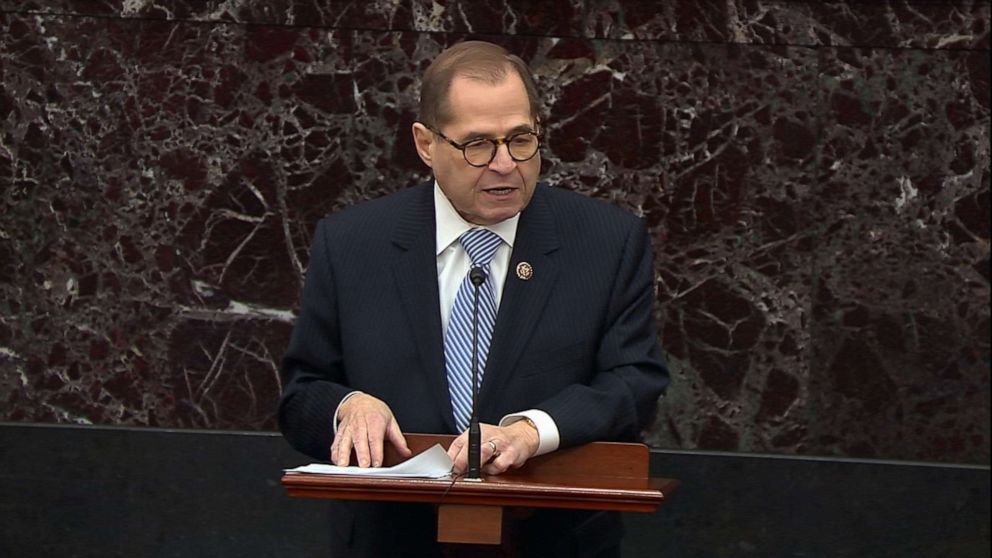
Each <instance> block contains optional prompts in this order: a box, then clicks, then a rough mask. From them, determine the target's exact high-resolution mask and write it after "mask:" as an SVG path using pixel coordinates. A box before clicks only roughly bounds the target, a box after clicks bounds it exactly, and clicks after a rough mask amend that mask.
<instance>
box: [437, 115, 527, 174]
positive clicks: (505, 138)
mask: <svg viewBox="0 0 992 558" xmlns="http://www.w3.org/2000/svg"><path fill="white" fill-rule="evenodd" d="M421 124H423V125H424V127H425V128H427V129H428V130H430V131H431V132H433V133H435V134H437V136H438V137H440V138H441V139H443V140H444V141H446V142H448V144H449V145H451V147H454V148H455V149H457V150H459V151H461V152H462V157H464V158H465V162H466V163H468V164H469V165H470V166H473V167H476V168H483V167H488V166H489V165H490V164H491V163H492V162H493V159H495V158H496V152H497V151H499V146H501V145H503V144H506V152H507V153H508V154H509V155H510V158H511V159H513V160H514V161H516V162H518V163H523V162H524V161H530V160H531V159H533V158H534V156H535V155H537V153H538V152H539V151H540V150H541V139H542V138H541V132H535V131H527V132H517V133H515V134H510V135H508V136H503V137H501V138H477V139H471V140H468V141H466V142H464V143H458V142H457V141H455V140H453V139H451V138H449V137H448V136H446V135H444V134H443V133H441V130H438V129H437V128H435V127H434V126H431V125H430V124H426V123H424V122H421ZM527 135H530V136H534V137H535V138H537V149H535V150H534V153H533V154H532V155H531V156H530V157H526V158H523V159H518V158H517V157H514V156H513V150H511V149H510V145H509V144H510V142H511V141H513V140H514V139H516V138H518V137H520V136H527ZM481 142H489V143H491V144H492V146H493V153H492V155H490V156H489V160H488V161H486V162H485V164H482V165H477V164H475V163H473V162H472V161H469V160H468V154H467V153H465V149H467V148H468V147H469V146H471V145H473V144H478V143H481Z"/></svg>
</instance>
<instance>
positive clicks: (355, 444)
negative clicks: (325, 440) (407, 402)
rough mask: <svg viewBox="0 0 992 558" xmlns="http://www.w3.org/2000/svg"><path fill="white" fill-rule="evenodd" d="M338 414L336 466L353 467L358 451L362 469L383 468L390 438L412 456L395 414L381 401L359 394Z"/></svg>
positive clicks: (334, 446) (334, 445) (334, 448)
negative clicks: (385, 450)
mask: <svg viewBox="0 0 992 558" xmlns="http://www.w3.org/2000/svg"><path fill="white" fill-rule="evenodd" d="M338 413H339V419H340V421H339V422H338V431H337V434H336V435H335V437H334V442H333V443H332V444H331V461H332V462H333V463H334V464H335V465H338V466H341V467H347V466H348V465H350V464H351V454H352V451H354V453H355V459H356V464H357V465H358V466H359V467H369V466H371V467H380V466H382V460H383V455H384V452H383V442H384V440H385V439H386V438H388V439H389V441H390V443H392V444H393V445H395V446H396V448H397V449H398V450H399V452H400V453H401V454H402V455H404V456H409V455H410V454H411V452H410V449H409V447H408V446H407V444H406V439H405V438H404V437H403V433H402V431H401V430H400V426H399V424H397V422H396V420H395V419H394V417H393V413H392V411H391V410H390V409H389V406H387V405H386V404H385V403H384V402H382V401H380V400H379V399H376V398H375V397H372V396H370V395H367V394H362V393H360V394H356V395H354V396H352V397H350V398H349V399H348V400H347V401H345V402H344V404H342V405H341V409H339V411H338Z"/></svg>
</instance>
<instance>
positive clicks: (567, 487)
mask: <svg viewBox="0 0 992 558" xmlns="http://www.w3.org/2000/svg"><path fill="white" fill-rule="evenodd" d="M406 438H407V443H408V444H409V446H410V449H411V450H413V452H414V454H416V453H419V452H421V451H423V450H424V449H427V448H429V447H431V446H433V445H434V444H436V443H440V444H441V445H442V446H443V447H447V446H448V445H449V444H450V443H451V441H452V440H453V439H454V436H443V435H430V434H407V435H406ZM397 461H398V457H397V455H396V454H395V453H394V452H387V456H386V465H391V464H394V463H395V462H397ZM647 472H648V449H647V447H646V446H644V445H642V444H619V443H609V442H597V443H593V444H587V445H584V446H579V447H575V448H568V449H564V450H560V451H557V452H553V453H550V454H547V455H543V456H539V457H536V458H533V459H531V460H529V461H528V462H527V463H526V464H525V465H524V466H523V467H522V468H520V469H517V470H513V471H507V472H506V473H503V474H502V475H498V476H489V477H485V478H483V480H481V481H475V480H464V479H461V480H455V481H452V480H450V479H415V478H386V477H374V476H337V475H311V474H287V475H284V476H283V478H282V484H283V486H284V487H285V488H286V491H287V493H288V494H289V495H290V496H296V497H307V498H328V499H341V500H379V501H396V502H423V503H433V504H439V505H440V504H463V505H489V506H514V507H539V508H541V507H548V508H571V509H595V510H613V511H627V512H653V511H655V510H656V509H657V508H658V506H659V505H660V504H661V503H662V502H663V501H664V500H665V499H666V498H667V497H668V496H669V494H670V493H671V492H672V491H673V490H675V488H676V487H677V486H678V484H679V483H678V481H676V480H674V479H664V478H650V477H649V476H648V474H647Z"/></svg>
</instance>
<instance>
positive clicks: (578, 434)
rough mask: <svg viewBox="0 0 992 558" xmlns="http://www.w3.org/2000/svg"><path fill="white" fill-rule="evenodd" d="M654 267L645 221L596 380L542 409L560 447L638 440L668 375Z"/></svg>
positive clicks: (629, 251) (622, 280)
mask: <svg viewBox="0 0 992 558" xmlns="http://www.w3.org/2000/svg"><path fill="white" fill-rule="evenodd" d="M653 270H654V266H653V261H652V253H651V243H650V241H649V240H648V234H647V230H646V228H645V227H644V224H643V222H642V221H640V220H637V221H636V226H634V227H631V230H630V231H629V232H628V234H627V238H626V242H625V243H624V247H623V256H622V257H621V258H620V263H619V265H618V267H617V270H616V273H615V280H614V282H613V288H612V291H611V293H610V300H609V303H608V305H607V318H606V324H605V329H604V332H603V335H602V336H601V337H600V340H599V344H598V347H597V351H596V359H595V367H596V370H595V373H594V374H593V376H592V379H591V381H589V382H587V383H581V384H579V383H576V384H572V385H570V386H568V387H566V388H565V389H564V390H562V391H561V392H560V393H559V394H558V395H556V396H554V397H552V398H550V399H548V400H546V401H544V402H543V403H542V404H540V405H538V408H539V409H541V410H543V411H545V412H547V413H548V414H549V415H551V417H552V418H553V419H554V420H555V423H556V424H557V426H558V429H559V434H560V438H561V446H562V447H568V446H574V445H578V444H583V443H586V442H591V441H595V440H615V441H631V442H632V441H639V440H640V438H641V432H642V431H643V430H644V429H645V428H647V427H648V426H649V425H650V422H651V421H652V420H653V419H654V414H655V410H656V406H657V401H658V398H659V397H660V396H661V394H662V393H663V392H664V390H665V387H666V386H667V385H668V381H669V375H668V369H667V367H666V365H665V361H664V359H663V357H662V354H661V348H660V347H659V344H658V337H657V334H656V331H655V327H654V318H653V304H654V300H655V295H654V278H653V274H654V271H653Z"/></svg>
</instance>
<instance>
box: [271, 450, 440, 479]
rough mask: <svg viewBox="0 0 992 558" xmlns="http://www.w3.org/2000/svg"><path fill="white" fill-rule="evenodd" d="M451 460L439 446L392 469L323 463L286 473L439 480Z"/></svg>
mask: <svg viewBox="0 0 992 558" xmlns="http://www.w3.org/2000/svg"><path fill="white" fill-rule="evenodd" d="M451 466H452V463H451V458H450V457H448V452H446V451H444V448H442V447H441V444H434V446H433V447H432V448H430V449H428V450H426V451H423V452H421V453H420V454H418V455H415V456H413V457H411V458H410V459H407V460H406V461H404V462H403V463H400V464H399V465H393V466H392V467H355V466H350V467H338V466H337V465H326V464H324V463H311V464H310V465H304V466H302V467H296V468H295V469H286V472H287V473H309V474H313V475H351V476H368V477H410V478H419V479H439V478H444V477H447V476H448V475H450V474H451Z"/></svg>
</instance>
